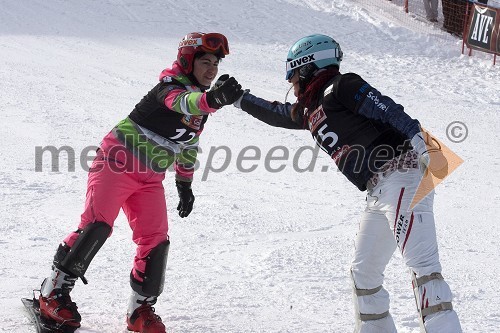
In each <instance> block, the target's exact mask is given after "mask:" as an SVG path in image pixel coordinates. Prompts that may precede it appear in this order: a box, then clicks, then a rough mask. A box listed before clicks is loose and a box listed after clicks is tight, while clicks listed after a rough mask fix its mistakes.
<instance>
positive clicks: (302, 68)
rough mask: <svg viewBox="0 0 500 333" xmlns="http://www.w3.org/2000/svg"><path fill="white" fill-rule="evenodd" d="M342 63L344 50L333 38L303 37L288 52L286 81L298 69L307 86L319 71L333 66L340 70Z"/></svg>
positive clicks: (323, 36)
mask: <svg viewBox="0 0 500 333" xmlns="http://www.w3.org/2000/svg"><path fill="white" fill-rule="evenodd" d="M341 61H342V50H341V49H340V45H339V44H338V43H337V42H336V41H335V40H334V39H333V38H332V37H328V36H326V35H321V34H315V35H310V36H306V37H303V38H301V39H299V40H298V41H296V42H295V44H293V46H292V47H291V48H290V50H289V51H288V56H287V59H286V80H290V79H291V78H292V76H293V74H294V72H295V70H296V69H298V70H299V78H300V79H299V80H300V81H301V82H302V83H303V84H306V83H307V82H308V81H309V80H310V79H311V78H312V76H313V75H314V73H315V72H316V71H317V70H318V69H321V68H325V67H328V66H332V65H335V66H337V67H339V68H340V62H341Z"/></svg>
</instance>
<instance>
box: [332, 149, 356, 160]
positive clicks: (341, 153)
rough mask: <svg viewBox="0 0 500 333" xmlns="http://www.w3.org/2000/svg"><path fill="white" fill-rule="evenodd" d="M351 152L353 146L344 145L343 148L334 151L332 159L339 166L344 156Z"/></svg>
mask: <svg viewBox="0 0 500 333" xmlns="http://www.w3.org/2000/svg"><path fill="white" fill-rule="evenodd" d="M349 150H351V146H349V145H343V146H342V147H340V148H339V149H337V150H336V151H334V152H333V154H332V159H333V161H334V162H335V164H339V161H340V159H341V158H342V156H344V155H345V154H346V153H348V152H349Z"/></svg>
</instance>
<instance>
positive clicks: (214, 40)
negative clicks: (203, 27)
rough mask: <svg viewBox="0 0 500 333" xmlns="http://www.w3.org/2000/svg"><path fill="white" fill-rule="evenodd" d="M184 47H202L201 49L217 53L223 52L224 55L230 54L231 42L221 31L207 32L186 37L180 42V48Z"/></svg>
mask: <svg viewBox="0 0 500 333" xmlns="http://www.w3.org/2000/svg"><path fill="white" fill-rule="evenodd" d="M183 47H194V48H200V50H202V51H205V52H209V53H217V52H221V53H222V54H223V55H228V54H229V44H228V42H227V38H226V36H224V35H223V34H219V33H215V32H212V33H206V34H203V35H201V37H198V38H189V39H184V40H182V41H181V42H180V43H179V49H181V48H183Z"/></svg>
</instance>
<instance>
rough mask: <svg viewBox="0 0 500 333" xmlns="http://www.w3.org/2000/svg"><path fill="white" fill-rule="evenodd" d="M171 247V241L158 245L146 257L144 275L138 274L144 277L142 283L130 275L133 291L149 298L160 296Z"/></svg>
mask: <svg viewBox="0 0 500 333" xmlns="http://www.w3.org/2000/svg"><path fill="white" fill-rule="evenodd" d="M169 247H170V241H169V240H166V241H164V242H162V243H160V244H158V245H156V246H155V247H154V248H153V249H152V250H151V252H149V254H148V256H147V257H146V269H145V272H144V273H143V274H142V273H141V272H137V273H138V274H139V275H140V276H141V277H142V279H143V280H142V281H137V279H135V278H134V277H133V275H132V273H131V274H130V286H131V287H132V290H134V291H135V292H137V293H138V294H140V295H142V296H147V297H152V296H159V295H160V294H161V293H162V292H163V285H164V283H165V269H166V267H167V257H168V249H169Z"/></svg>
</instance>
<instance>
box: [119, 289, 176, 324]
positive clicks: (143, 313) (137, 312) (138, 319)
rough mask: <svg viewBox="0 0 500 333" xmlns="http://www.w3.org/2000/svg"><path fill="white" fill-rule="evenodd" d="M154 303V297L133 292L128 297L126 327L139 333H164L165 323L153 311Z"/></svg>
mask: <svg viewBox="0 0 500 333" xmlns="http://www.w3.org/2000/svg"><path fill="white" fill-rule="evenodd" d="M155 303H156V297H149V298H148V297H145V296H141V295H139V294H137V293H136V292H134V293H133V294H132V297H131V298H130V304H129V311H128V314H127V329H128V330H129V331H134V332H140V333H166V331H165V325H163V323H162V321H161V318H160V316H158V315H157V314H156V313H155V308H154V307H153V305H154V304H155ZM139 304H140V306H138V305H139Z"/></svg>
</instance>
